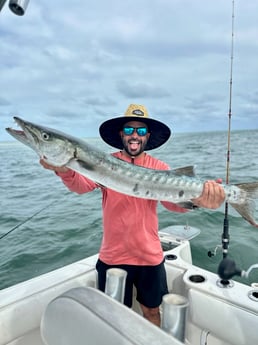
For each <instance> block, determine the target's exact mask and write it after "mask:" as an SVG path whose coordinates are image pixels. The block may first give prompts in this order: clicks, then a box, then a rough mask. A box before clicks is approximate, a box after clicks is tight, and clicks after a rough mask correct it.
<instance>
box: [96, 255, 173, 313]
mask: <svg viewBox="0 0 258 345" xmlns="http://www.w3.org/2000/svg"><path fill="white" fill-rule="evenodd" d="M109 268H122V269H123V270H125V271H126V272H127V277H126V286H125V297H124V304H125V305H127V306H128V307H131V306H132V296H133V285H134V286H135V287H136V291H137V296H136V299H137V301H138V302H139V303H141V304H143V305H144V306H145V307H148V308H156V307H158V306H159V305H160V304H161V302H162V297H163V295H165V294H167V293H168V288H167V278H166V271H165V266H164V261H162V262H161V263H160V264H159V265H157V266H135V265H107V264H105V263H104V262H103V261H101V260H98V261H97V264H96V269H97V272H98V288H99V289H100V290H101V291H105V285H106V271H107V270H108V269H109Z"/></svg>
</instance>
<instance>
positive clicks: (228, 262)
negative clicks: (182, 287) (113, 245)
mask: <svg viewBox="0 0 258 345" xmlns="http://www.w3.org/2000/svg"><path fill="white" fill-rule="evenodd" d="M234 19H235V1H234V0H232V21H231V23H232V28H231V58H230V59H231V62H230V82H229V110H228V142H227V164H226V184H229V176H230V143H231V140H230V139H231V138H230V135H231V118H232V86H233V59H234ZM221 237H222V245H221V246H217V247H216V249H217V248H218V247H221V248H222V253H223V260H222V261H221V262H220V264H219V267H218V275H219V277H220V278H221V281H220V283H221V285H222V286H224V287H225V286H228V285H229V279H231V278H232V277H233V276H235V275H238V276H240V277H245V278H248V276H249V274H250V272H251V271H252V270H253V269H254V268H258V264H254V265H252V266H250V267H249V269H248V270H247V271H244V270H241V269H239V268H238V267H236V263H235V261H234V260H232V259H228V258H227V255H228V247H229V238H230V236H229V220H228V202H227V201H226V202H225V213H224V224H223V233H222V236H221ZM216 249H215V253H212V252H208V256H210V257H211V256H213V255H216Z"/></svg>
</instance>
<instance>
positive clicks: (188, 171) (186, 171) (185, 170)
mask: <svg viewBox="0 0 258 345" xmlns="http://www.w3.org/2000/svg"><path fill="white" fill-rule="evenodd" d="M172 170H173V172H174V174H175V175H178V176H182V175H185V176H190V177H194V176H195V169H194V166H193V165H188V166H186V167H181V168H176V169H172Z"/></svg>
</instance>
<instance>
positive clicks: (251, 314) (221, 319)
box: [0, 234, 258, 345]
mask: <svg viewBox="0 0 258 345" xmlns="http://www.w3.org/2000/svg"><path fill="white" fill-rule="evenodd" d="M161 238H162V241H164V242H166V243H167V245H168V246H167V247H168V250H167V251H166V252H165V253H164V254H165V255H166V258H167V259H166V270H167V280H168V287H169V291H170V292H172V293H176V294H181V295H183V296H185V297H187V299H188V301H189V308H188V316H187V322H186V330H185V331H186V332H185V334H186V339H185V344H189V345H190V344H191V345H197V344H198V345H199V344H201V345H202V344H203V345H205V344H206V345H246V344H258V332H257V329H256V327H257V324H258V289H255V288H252V287H251V286H247V285H243V284H240V283H237V282H235V281H231V282H230V283H231V284H229V285H230V286H231V285H232V286H231V287H227V288H225V287H221V286H220V284H219V282H220V280H219V277H218V276H217V275H215V274H213V273H211V272H208V271H205V270H203V269H200V268H198V267H195V266H193V265H192V261H191V251H190V244H189V242H188V241H182V242H179V241H177V240H175V239H173V240H172V239H171V237H170V236H169V235H168V236H166V235H165V234H163V235H162V236H161ZM169 247H171V248H172V249H169ZM96 260H97V255H95V256H92V257H89V258H86V259H84V260H81V261H78V262H76V263H74V264H71V265H68V266H66V267H63V268H60V269H58V270H55V271H53V272H49V273H47V274H44V275H42V276H39V277H36V278H33V279H31V280H29V281H25V282H23V283H20V284H17V285H15V286H12V287H9V288H7V289H4V290H2V291H0V345H4V344H5V345H7V344H8V345H18V344H19V345H42V344H44V343H43V340H42V338H41V336H40V325H41V320H42V316H43V314H44V312H45V310H46V308H47V306H48V305H49V304H50V303H51V301H53V300H54V299H55V298H56V297H57V296H60V295H61V294H63V293H65V292H67V291H69V290H71V289H73V288H78V287H83V288H85V287H89V286H90V287H94V286H95V280H96V273H95V262H96ZM114 302H116V301H114ZM108 303H109V302H108ZM116 303H118V302H116ZM121 307H122V309H123V310H124V309H127V310H129V309H128V308H126V307H124V306H122V305H121ZM133 309H134V311H136V313H135V312H132V311H131V310H130V313H131V312H132V313H133V314H137V316H136V317H137V318H138V317H139V315H138V314H139V313H140V311H139V310H140V309H139V306H138V303H137V302H136V301H134V305H133ZM125 313H126V312H125ZM130 315H131V314H130ZM141 319H143V318H142V317H141ZM137 320H138V319H137ZM143 320H144V319H143ZM144 322H147V321H146V320H144ZM149 325H150V327H152V328H153V327H154V328H156V327H155V326H153V325H151V324H150V323H149ZM103 327H104V326H103ZM148 327H149V326H148ZM146 330H147V328H146ZM82 331H83V330H82ZM159 331H160V332H162V333H164V334H165V332H164V331H162V330H159ZM100 332H101V330H100ZM162 333H159V334H162ZM166 336H167V335H166ZM169 337H170V338H171V344H177V343H178V341H176V340H175V339H174V338H173V337H172V336H170V335H169ZM159 338H160V342H157V344H161V345H162V344H166V340H164V341H163V340H162V339H161V338H162V336H161V335H160V336H159ZM165 338H166V337H165ZM165 338H164V339H165ZM105 340H106V339H105V336H103V344H105V345H107V344H110V345H114V344H111V343H110V342H106V341H105ZM162 341H163V342H162ZM173 341H174V342H173ZM87 343H88V342H85V344H87ZM89 344H90V343H89ZM139 344H141V343H140V342H139ZM94 345H95V344H94Z"/></svg>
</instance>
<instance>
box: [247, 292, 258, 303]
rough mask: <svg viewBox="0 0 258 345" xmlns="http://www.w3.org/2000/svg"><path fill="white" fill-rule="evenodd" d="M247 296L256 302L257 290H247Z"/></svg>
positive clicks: (257, 298) (257, 299)
mask: <svg viewBox="0 0 258 345" xmlns="http://www.w3.org/2000/svg"><path fill="white" fill-rule="evenodd" d="M248 297H249V298H250V299H251V300H252V301H255V302H258V290H251V291H249V292H248Z"/></svg>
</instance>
